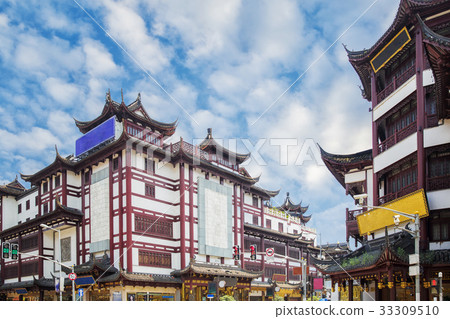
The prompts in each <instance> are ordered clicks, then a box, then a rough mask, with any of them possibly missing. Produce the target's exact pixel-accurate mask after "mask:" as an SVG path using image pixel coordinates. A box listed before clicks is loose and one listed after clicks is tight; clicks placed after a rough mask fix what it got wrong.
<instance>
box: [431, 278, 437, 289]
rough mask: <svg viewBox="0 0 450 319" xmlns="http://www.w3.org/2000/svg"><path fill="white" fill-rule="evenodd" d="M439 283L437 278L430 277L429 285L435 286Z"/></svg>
mask: <svg viewBox="0 0 450 319" xmlns="http://www.w3.org/2000/svg"><path fill="white" fill-rule="evenodd" d="M438 285H439V279H438V278H433V279H431V287H437V286H438Z"/></svg>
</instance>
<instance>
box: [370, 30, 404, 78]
mask: <svg viewBox="0 0 450 319" xmlns="http://www.w3.org/2000/svg"><path fill="white" fill-rule="evenodd" d="M410 41H411V36H410V35H409V33H408V30H407V29H406V27H404V28H403V29H401V30H400V32H399V33H397V34H396V35H395V36H394V37H393V38H392V40H391V41H389V43H388V44H386V45H385V46H384V48H382V49H381V50H380V51H379V52H378V54H377V55H376V56H375V57H374V58H373V59H372V60H370V64H371V65H372V68H373V70H374V71H375V73H376V72H378V70H380V69H381V68H382V67H384V66H385V65H386V63H388V62H389V60H390V59H392V58H393V57H394V56H395V55H396V54H397V53H398V52H400V51H401V50H402V49H403V48H404V47H405V46H406V45H407V44H408V43H409V42H410Z"/></svg>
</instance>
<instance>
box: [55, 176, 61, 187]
mask: <svg viewBox="0 0 450 319" xmlns="http://www.w3.org/2000/svg"><path fill="white" fill-rule="evenodd" d="M59 186H61V175H58V176H55V188H56V187H59Z"/></svg>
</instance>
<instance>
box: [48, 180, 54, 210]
mask: <svg viewBox="0 0 450 319" xmlns="http://www.w3.org/2000/svg"><path fill="white" fill-rule="evenodd" d="M48 184H49V185H48V187H49V201H50V206H49V212H51V211H53V176H52V175H50V177H49V181H48Z"/></svg>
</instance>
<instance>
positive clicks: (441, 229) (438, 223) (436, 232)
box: [430, 210, 450, 241]
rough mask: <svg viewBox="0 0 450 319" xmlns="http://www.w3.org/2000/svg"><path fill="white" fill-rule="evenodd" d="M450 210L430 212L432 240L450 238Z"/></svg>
mask: <svg viewBox="0 0 450 319" xmlns="http://www.w3.org/2000/svg"><path fill="white" fill-rule="evenodd" d="M449 226H450V210H441V211H434V212H431V214H430V228H431V241H447V240H449V239H450V238H449V231H450V227H449Z"/></svg>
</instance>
